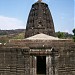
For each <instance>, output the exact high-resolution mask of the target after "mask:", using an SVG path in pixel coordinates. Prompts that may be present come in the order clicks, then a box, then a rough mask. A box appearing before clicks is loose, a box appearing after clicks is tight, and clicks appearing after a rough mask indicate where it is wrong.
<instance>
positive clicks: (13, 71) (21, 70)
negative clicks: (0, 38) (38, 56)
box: [0, 48, 30, 75]
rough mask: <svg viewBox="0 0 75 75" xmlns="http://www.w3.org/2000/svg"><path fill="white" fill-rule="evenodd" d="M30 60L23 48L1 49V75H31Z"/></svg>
mask: <svg viewBox="0 0 75 75" xmlns="http://www.w3.org/2000/svg"><path fill="white" fill-rule="evenodd" d="M29 60H30V59H29V55H25V56H24V54H23V53H22V49H21V48H1V49H0V75H29V70H30V68H29V66H30V63H29Z"/></svg>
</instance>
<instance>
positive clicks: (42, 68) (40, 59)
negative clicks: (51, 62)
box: [37, 56, 46, 75]
mask: <svg viewBox="0 0 75 75" xmlns="http://www.w3.org/2000/svg"><path fill="white" fill-rule="evenodd" d="M37 74H38V75H39V74H44V75H46V56H37Z"/></svg>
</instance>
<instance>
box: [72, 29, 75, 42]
mask: <svg viewBox="0 0 75 75" xmlns="http://www.w3.org/2000/svg"><path fill="white" fill-rule="evenodd" d="M72 32H73V33H74V36H73V40H74V42H75V28H74V29H73V30H72Z"/></svg>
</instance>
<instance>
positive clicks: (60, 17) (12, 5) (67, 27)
mask: <svg viewBox="0 0 75 75" xmlns="http://www.w3.org/2000/svg"><path fill="white" fill-rule="evenodd" d="M36 1H37V0H0V29H3V30H9V29H18V28H21V29H22V28H23V29H25V28H26V22H27V18H28V14H29V11H30V9H31V6H32V4H33V3H35V2H36ZM42 1H43V2H45V3H47V4H48V6H49V9H50V11H51V14H52V17H53V21H54V26H55V31H63V32H69V33H72V30H73V28H75V23H74V21H75V15H74V11H75V10H74V9H75V8H74V7H75V6H74V3H75V0H42Z"/></svg>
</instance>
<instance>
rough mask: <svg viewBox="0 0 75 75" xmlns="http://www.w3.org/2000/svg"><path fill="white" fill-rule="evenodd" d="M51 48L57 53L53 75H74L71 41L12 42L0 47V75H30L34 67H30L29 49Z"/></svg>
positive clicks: (74, 60)
mask: <svg viewBox="0 0 75 75" xmlns="http://www.w3.org/2000/svg"><path fill="white" fill-rule="evenodd" d="M52 47H53V48H54V49H55V51H58V53H57V56H55V63H54V65H55V70H56V74H55V75H75V43H74V42H73V41H72V40H34V41H32V40H12V41H11V42H10V43H8V44H6V45H4V46H0V75H30V73H31V74H32V69H34V68H36V67H31V66H30V64H31V62H30V61H32V60H31V56H29V51H30V49H41V50H43V49H45V50H46V49H51V48H52ZM34 63H35V62H34ZM34 65H35V64H34ZM31 68H32V69H31ZM34 72H35V70H34ZM49 74H50V73H49Z"/></svg>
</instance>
